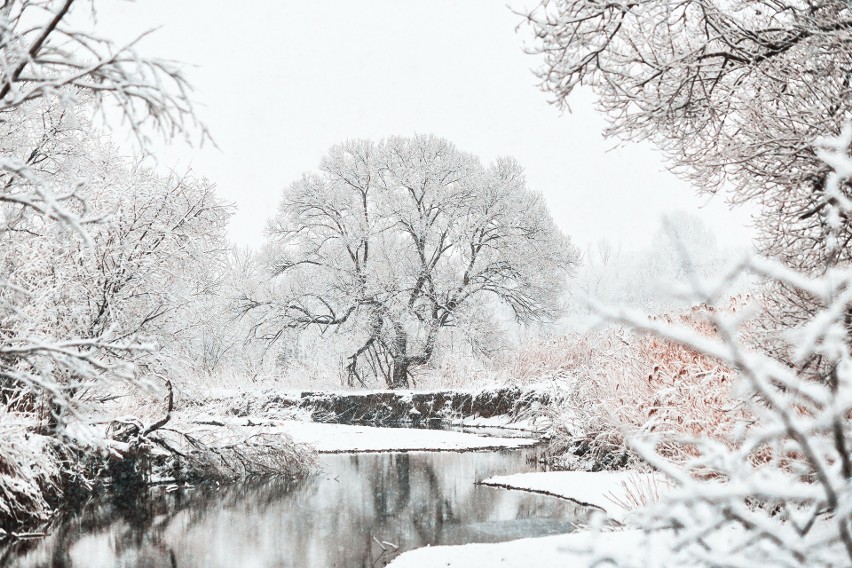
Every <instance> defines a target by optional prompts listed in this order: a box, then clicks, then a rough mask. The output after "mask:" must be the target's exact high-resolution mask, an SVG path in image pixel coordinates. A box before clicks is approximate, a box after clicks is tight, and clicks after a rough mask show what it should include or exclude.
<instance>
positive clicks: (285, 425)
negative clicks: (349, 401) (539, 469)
mask: <svg viewBox="0 0 852 568" xmlns="http://www.w3.org/2000/svg"><path fill="white" fill-rule="evenodd" d="M279 424H280V427H281V429H282V430H283V431H284V432H286V433H287V434H289V435H290V436H292V437H293V439H294V440H295V441H296V442H300V443H305V444H310V445H311V446H313V447H314V448H316V450H317V451H318V452H319V453H344V452H411V451H432V452H441V451H466V450H493V449H502V448H521V447H526V446H532V445H534V444H536V443H537V440H534V439H529V438H492V437H487V436H477V435H475V434H467V433H464V432H452V431H448V430H424V429H415V428H373V427H370V426H349V425H346V424H320V423H317V422H300V421H296V420H285V421H282V422H280V423H279Z"/></svg>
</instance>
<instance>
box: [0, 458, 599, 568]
mask: <svg viewBox="0 0 852 568" xmlns="http://www.w3.org/2000/svg"><path fill="white" fill-rule="evenodd" d="M535 452H536V450H535V449H525V450H514V451H501V452H466V453H450V452H447V453H438V452H422V453H410V454H404V453H383V454H338V455H324V456H321V458H320V459H321V466H322V471H320V472H319V473H316V474H313V475H311V476H309V477H308V478H306V479H303V480H300V481H295V482H294V481H289V482H288V481H286V480H281V479H279V480H270V481H266V482H263V483H242V484H234V485H229V486H222V487H216V486H204V487H196V488H194V489H191V490H177V491H170V492H168V491H166V490H165V488H160V489H157V490H154V491H152V492H151V494H150V495H147V496H143V497H140V498H139V499H138V500H137V501H134V502H132V503H131V502H120V503H116V502H110V501H108V500H104V501H101V502H96V503H92V504H90V505H89V506H88V507H86V509H85V510H84V511H82V512H81V513H79V514H76V515H74V516H73V517H72V518H69V519H66V520H65V521H64V522H62V523H61V524H60V525H59V526H58V527H57V529H56V530H55V531H53V532H51V534H50V536H48V537H45V538H43V539H39V540H34V541H27V542H23V543H17V544H15V545H14V546H12V547H10V548H7V549H6V550H0V566H13V567H20V568H36V567H39V568H48V567H50V568H71V567H74V568H78V567H79V568H83V567H85V568H107V567H109V568H113V567H115V568H118V567H121V568H173V567H181V568H202V567H203V568H218V567H222V568H225V567H227V568H231V567H243V568H254V567H305V568H307V567H323V568H330V567H341V568H342V567H350V566H355V567H373V566H385V565H386V564H387V563H388V562H389V561H390V560H391V559H392V558H393V557H394V556H395V555H396V554H398V553H399V552H401V551H403V550H409V549H412V548H418V547H421V546H427V545H438V544H463V543H468V542H498V541H505V540H512V539H516V538H522V537H527V536H542V535H547V534H556V533H561V532H568V531H570V530H571V528H572V523H573V522H575V521H578V520H583V519H584V518H585V510H584V509H583V508H580V507H577V506H575V505H573V504H572V503H571V502H569V501H565V500H562V499H558V498H555V497H549V496H544V495H536V494H532V493H526V492H522V491H510V490H506V489H500V488H493V487H486V486H481V485H476V484H475V482H476V481H479V480H482V479H484V478H486V477H489V476H491V475H501V474H507V473H516V472H521V471H534V470H535V469H536V468H537V467H538V466H537V465H536V461H535V457H536V455H535Z"/></svg>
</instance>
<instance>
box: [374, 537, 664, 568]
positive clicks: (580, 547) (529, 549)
mask: <svg viewBox="0 0 852 568" xmlns="http://www.w3.org/2000/svg"><path fill="white" fill-rule="evenodd" d="M661 537H662V538H661V539H660V540H661V541H665V540H666V538H670V537H667V536H666V535H661ZM644 538H645V534H644V533H643V532H642V531H639V530H633V531H617V532H605V533H598V532H589V531H584V532H578V533H571V534H566V535H558V536H548V537H542V538H525V539H521V540H513V541H510V542H501V543H497V544H463V545H461V546H434V547H426V548H418V549H416V550H411V551H409V552H405V553H403V554H401V555H400V556H399V557H398V558H396V559H394V561H393V562H391V563H390V564H388V568H425V567H434V566H441V567H442V568H443V567H450V568H452V567H458V568H475V567H479V566H489V567H491V566H499V567H500V568H530V567H531V566H537V567H542V568H544V567H546V566H570V567H571V568H585V567H591V566H593V565H601V563H600V562H597V563H596V558H595V555H594V554H592V550H593V547H594V550H598V551H601V550H620V551H624V550H635V551H636V553H637V554H640V553H641V552H640V551H641V550H645V551H646V553H647V554H649V555H651V554H653V555H654V559H652V558H650V557H649V559H648V560H649V562H648V563H647V564H646V565H647V566H654V565H656V566H659V565H660V564H659V563H657V564H655V563H654V562H655V560H656V562H659V558H660V554H661V553H663V551H664V547H663V546H654V547H651V548H649V549H643V548H642V543H643V539H644ZM659 544H661V545H663V544H665V543H664V542H660V543H659ZM599 558H600V557H599V556H598V559H599ZM634 560H635V559H634ZM603 565H607V564H606V563H604V564H603ZM637 565H642V563H641V562H638V563H637Z"/></svg>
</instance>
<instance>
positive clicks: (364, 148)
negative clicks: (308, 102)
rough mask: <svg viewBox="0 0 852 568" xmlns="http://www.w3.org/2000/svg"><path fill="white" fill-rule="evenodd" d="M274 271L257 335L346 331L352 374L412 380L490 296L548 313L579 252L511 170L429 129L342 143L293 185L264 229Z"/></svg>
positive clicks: (542, 316)
mask: <svg viewBox="0 0 852 568" xmlns="http://www.w3.org/2000/svg"><path fill="white" fill-rule="evenodd" d="M269 236H270V244H269V248H268V250H267V253H266V254H267V258H268V261H269V267H270V269H271V270H272V274H273V277H274V280H273V283H272V286H271V290H270V291H269V295H268V296H266V297H265V298H251V297H248V296H246V297H245V298H243V308H244V309H246V310H249V309H251V310H260V311H261V312H262V314H263V316H262V317H261V318H260V319H259V322H260V324H259V330H258V333H259V334H260V335H261V336H263V337H267V338H276V337H278V336H280V334H281V333H282V332H283V331H284V330H286V329H292V328H306V327H313V326H319V327H334V328H342V327H345V328H346V329H347V330H348V332H349V333H350V335H351V334H357V336H358V337H360V339H359V340H358V346H357V348H355V349H354V351H353V352H352V353H351V355H350V356H349V358H348V364H347V370H348V375H349V377H350V380H353V381H360V382H362V383H364V382H365V381H366V378H367V376H369V375H376V376H380V377H383V378H384V379H385V381H386V383H387V385H388V386H389V387H391V388H398V387H404V386H406V385H408V384H409V376H410V373H411V371H412V369H413V368H415V367H416V366H418V365H423V364H425V363H427V362H428V361H429V359H430V357H431V355H432V353H433V351H434V349H435V345H436V340H437V338H438V335H439V333H440V331H441V329H442V328H445V327H448V326H453V325H455V324H456V323H457V321H458V318H459V317H460V315H461V314H463V313H465V311H466V310H472V309H473V308H475V307H478V306H479V305H481V304H482V303H483V302H487V301H489V300H494V301H496V302H499V303H502V304H505V305H507V306H509V307H510V308H511V310H512V313H514V315H515V317H516V318H517V319H518V320H520V321H523V322H530V321H539V320H547V319H549V318H552V317H553V316H555V315H556V314H557V313H558V310H559V298H560V294H561V293H562V291H563V290H564V288H565V286H566V284H567V277H568V275H569V274H570V273H571V271H572V269H573V268H574V266H575V265H576V263H577V262H578V253H577V251H576V250H575V248H574V247H573V246H572V245H571V243H570V240H569V239H568V238H567V237H566V236H564V235H563V234H562V233H561V232H560V231H559V229H558V228H557V227H556V225H555V224H554V222H553V220H552V219H551V217H550V215H549V214H548V212H547V208H546V206H545V203H544V200H543V199H542V197H541V195H540V194H538V193H535V192H534V191H531V190H530V189H528V188H527V186H526V182H525V180H524V175H523V171H522V169H521V167H520V166H519V165H518V164H517V163H516V162H515V161H514V160H512V159H500V160H497V161H496V162H495V163H494V164H491V165H490V166H488V167H484V166H483V165H482V164H481V163H480V161H479V160H478V159H477V158H476V157H474V156H472V155H470V154H466V153H464V152H460V151H459V150H457V149H456V148H455V147H454V146H453V145H452V144H450V143H449V142H447V141H446V140H442V139H440V138H436V137H433V136H415V137H413V138H390V139H388V140H383V141H381V142H378V143H377V142H371V141H364V140H360V141H350V142H345V143H343V144H340V145H338V146H335V147H333V148H332V149H331V150H330V151H329V153H328V154H327V155H326V156H325V158H323V160H322V163H321V165H320V171H319V172H318V173H313V174H307V175H305V176H304V177H303V178H302V179H300V180H298V181H297V182H295V183H293V184H292V185H290V187H288V188H287V190H286V191H285V192H284V198H283V200H282V202H281V205H280V206H279V209H278V213H277V214H276V215H275V217H274V219H273V220H272V222H271V223H270V225H269Z"/></svg>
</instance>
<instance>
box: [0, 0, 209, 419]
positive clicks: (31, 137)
mask: <svg viewBox="0 0 852 568" xmlns="http://www.w3.org/2000/svg"><path fill="white" fill-rule="evenodd" d="M92 10H94V5H93V3H91V2H75V1H74V0H11V1H8V2H4V3H3V4H2V6H0V130H2V136H0V148H2V154H0V208H1V209H2V211H0V238H2V239H4V241H5V244H4V265H3V273H2V274H0V314H2V315H0V318H2V332H0V379H2V381H3V386H4V388H5V387H6V386H8V385H13V386H14V385H17V386H25V387H27V388H34V389H35V390H36V391H37V392H43V393H47V394H49V396H50V397H51V398H53V399H54V400H56V401H57V402H59V403H63V402H67V398H68V396H69V391H68V388H66V387H64V386H62V384H63V383H64V382H67V381H66V379H68V378H73V379H74V380H72V381H71V382H72V383H73V382H75V381H76V380H77V379H79V378H92V379H98V380H101V379H104V378H107V377H117V376H123V377H124V378H128V379H132V378H133V375H132V373H130V372H129V370H128V369H127V368H124V367H121V368H118V367H116V365H115V364H114V362H113V361H112V360H111V359H110V355H111V354H114V353H116V352H118V351H126V350H128V349H131V350H132V349H136V348H139V347H143V346H142V345H138V344H136V342H135V341H134V339H133V338H132V337H131V336H129V335H115V334H114V333H113V331H114V330H113V329H111V328H109V327H108V326H102V325H100V324H99V323H97V322H92V324H93V326H94V327H92V328H91V329H88V330H86V331H85V332H84V333H73V334H68V333H66V331H68V330H67V329H66V326H69V324H68V322H67V321H66V320H65V319H64V318H61V317H59V313H58V312H53V313H51V312H49V311H45V312H43V313H40V314H39V315H40V317H39V318H38V319H40V320H42V321H43V320H44V318H50V317H53V318H54V320H55V322H56V324H57V325H56V326H55V327H51V326H42V327H41V328H39V329H38V330H34V329H32V324H33V321H32V320H31V319H30V318H28V317H27V316H25V315H24V312H25V311H27V310H31V309H32V306H34V305H37V304H39V302H41V301H42V299H43V298H44V297H45V296H49V295H50V294H51V293H52V292H53V291H54V290H61V289H62V285H63V284H64V282H63V279H64V278H70V276H69V275H68V274H63V271H68V270H72V268H73V267H74V266H75V263H76V262H77V261H78V259H80V258H82V256H83V253H82V250H83V249H84V248H87V247H91V245H92V239H91V235H90V230H89V227H90V226H94V225H95V224H97V223H98V222H101V221H103V219H104V218H105V215H106V214H108V213H109V211H96V210H95V209H94V208H93V207H91V206H90V204H89V203H88V202H87V198H86V196H85V191H84V190H85V189H86V188H87V183H88V182H89V172H87V171H86V169H85V168H86V167H87V164H86V163H85V158H86V157H85V155H84V154H83V152H85V148H84V146H83V145H82V144H81V140H83V138H84V137H85V136H87V135H89V132H87V130H89V126H90V125H89V123H88V122H87V121H88V120H89V119H90V118H91V114H92V111H98V110H102V109H104V108H105V107H104V104H105V103H106V102H107V101H109V104H110V105H111V108H115V109H117V110H118V112H119V115H120V116H122V117H123V118H124V121H125V123H126V124H127V125H128V126H129V127H130V128H131V129H132V131H133V132H134V133H136V134H137V137H138V139H139V140H140V142H142V143H143V144H144V143H145V142H146V141H147V138H146V133H147V132H150V131H151V130H159V131H161V132H162V133H163V134H164V135H166V136H169V137H170V136H174V135H176V134H180V133H186V132H189V131H188V130H187V128H188V127H194V126H195V121H194V114H193V112H192V107H191V104H190V102H189V99H188V97H187V91H188V86H187V84H186V82H185V80H184V79H183V77H182V75H181V74H180V72H179V70H178V69H177V68H175V67H174V66H172V65H170V64H168V63H165V62H161V61H157V60H151V59H146V58H145V57H142V56H141V55H140V54H139V53H137V52H136V50H135V48H134V45H133V44H131V45H129V46H117V45H115V44H114V43H113V42H112V41H111V40H110V39H109V38H107V37H105V36H104V35H103V34H102V33H100V31H99V30H98V29H97V28H94V27H92V26H86V25H85V22H86V21H87V18H86V16H87V13H88V14H91V13H92ZM72 13H73V15H74V16H75V18H74V22H73V23H72V22H69V19H70V18H71V15H72ZM202 132H203V130H202ZM69 229H70V230H71V233H67V234H64V235H62V236H61V237H60V236H58V235H59V233H63V232H67V231H68V230H69ZM46 235H53V240H54V241H55V242H56V241H58V240H61V239H65V240H66V244H65V245H64V249H63V250H62V251H57V252H56V254H57V256H53V257H51V256H39V254H37V252H43V251H26V250H25V249H26V246H27V244H28V243H30V242H33V241H32V239H30V238H29V237H35V236H46ZM39 242H42V243H43V242H44V241H39ZM12 251H17V252H20V253H21V254H18V255H16V254H13V252H12ZM90 252H91V251H90ZM44 274H48V275H51V278H52V281H48V282H45V281H44V280H43V279H40V278H33V276H34V275H44ZM68 294H69V298H70V294H71V292H70V291H69V292H68ZM49 304H50V302H49V301H48V302H47V303H44V304H42V305H41V307H42V308H44V309H45V310H47V309H48V308H49ZM72 305H73V303H72ZM70 315H71V316H72V318H77V317H78V316H79V314H77V313H73V314H70ZM74 321H76V319H74ZM70 327H74V325H73V324H70Z"/></svg>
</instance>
